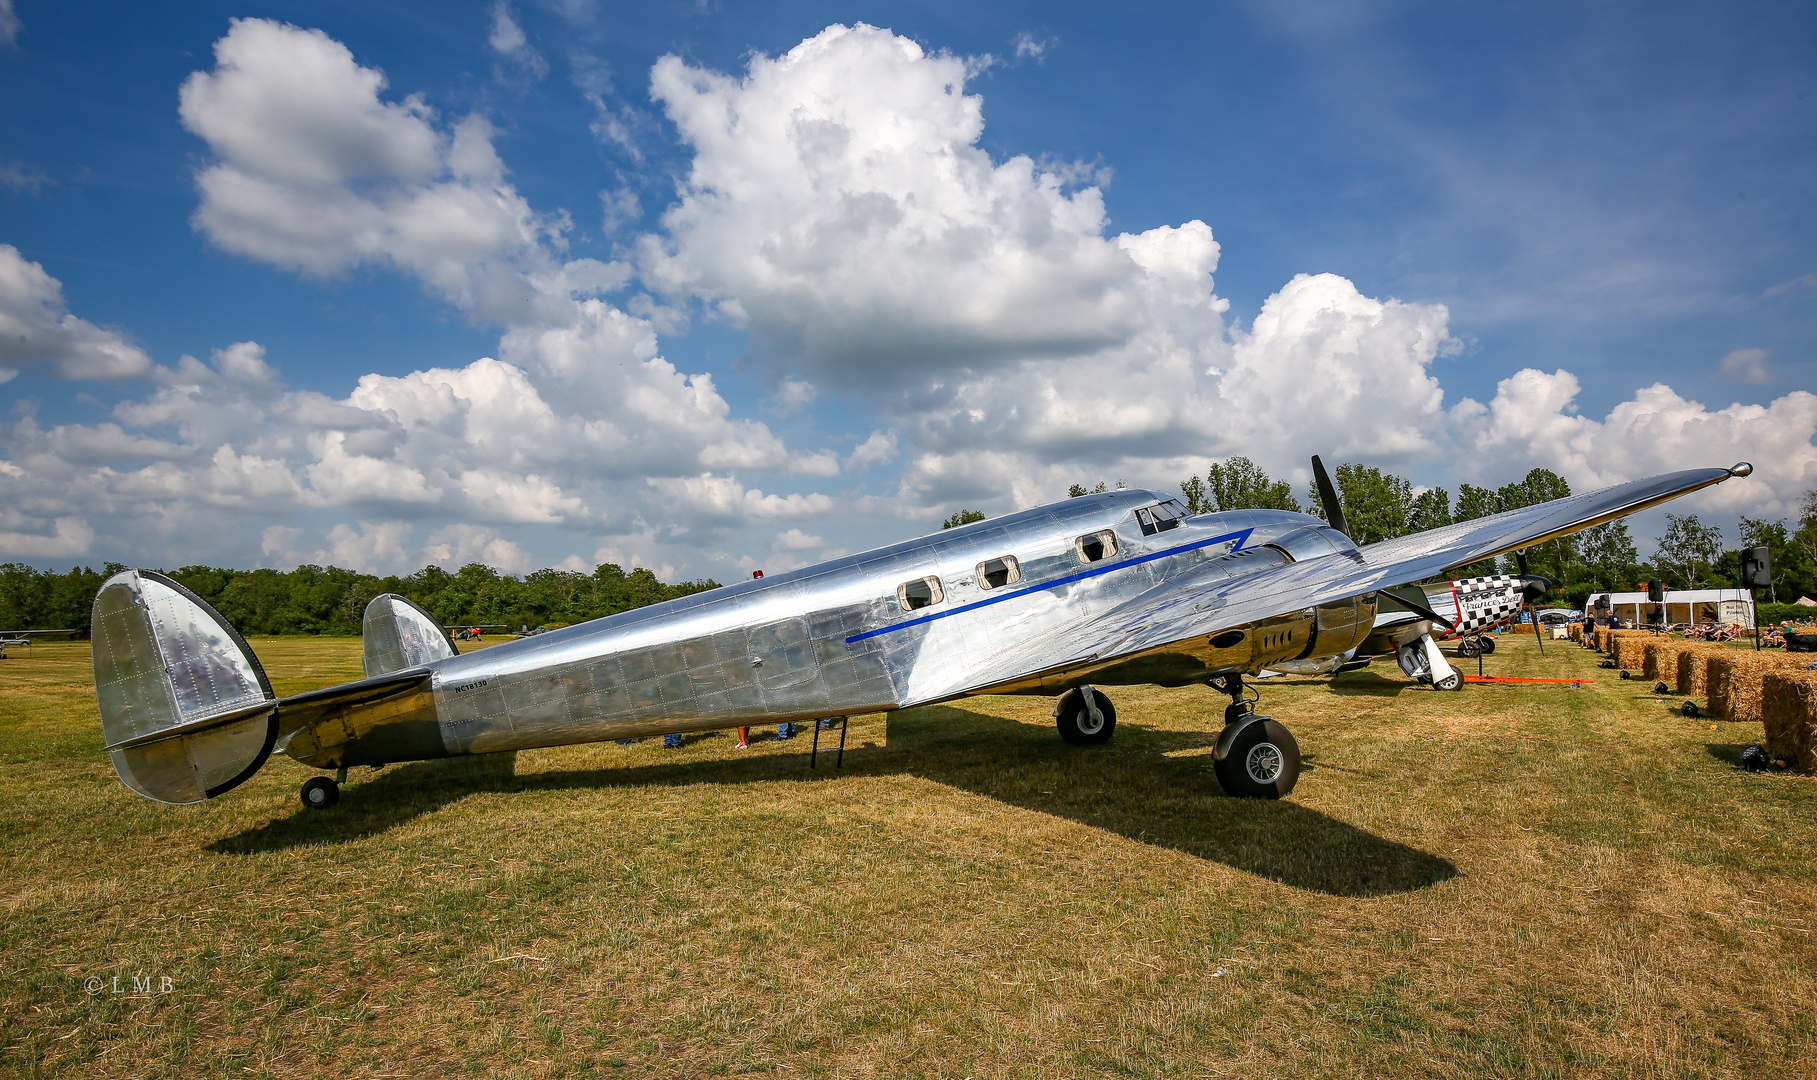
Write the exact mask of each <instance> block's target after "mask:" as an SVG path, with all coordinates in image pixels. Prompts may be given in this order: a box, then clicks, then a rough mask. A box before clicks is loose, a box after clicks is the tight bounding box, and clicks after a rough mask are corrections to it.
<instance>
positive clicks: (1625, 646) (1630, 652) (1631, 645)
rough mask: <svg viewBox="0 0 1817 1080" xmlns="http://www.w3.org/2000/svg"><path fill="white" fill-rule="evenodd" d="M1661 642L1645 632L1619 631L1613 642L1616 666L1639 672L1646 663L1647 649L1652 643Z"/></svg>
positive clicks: (1616, 632)
mask: <svg viewBox="0 0 1817 1080" xmlns="http://www.w3.org/2000/svg"><path fill="white" fill-rule="evenodd" d="M1657 640H1659V639H1658V638H1657V637H1655V636H1654V635H1653V634H1651V633H1648V632H1647V631H1645V630H1617V631H1615V637H1614V639H1613V641H1612V642H1611V645H1613V647H1614V651H1613V654H1612V655H1613V656H1614V657H1615V666H1616V667H1618V668H1623V669H1625V670H1628V671H1636V670H1639V668H1640V666H1641V664H1643V663H1645V662H1646V648H1647V645H1648V644H1650V643H1651V642H1654V641H1657Z"/></svg>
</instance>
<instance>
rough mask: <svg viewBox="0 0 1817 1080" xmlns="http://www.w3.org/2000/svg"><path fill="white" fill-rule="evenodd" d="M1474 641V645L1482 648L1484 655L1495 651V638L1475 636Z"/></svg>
mask: <svg viewBox="0 0 1817 1080" xmlns="http://www.w3.org/2000/svg"><path fill="white" fill-rule="evenodd" d="M1476 642H1477V644H1476V647H1477V648H1479V649H1481V650H1483V655H1484V656H1488V655H1489V654H1490V653H1492V652H1494V651H1495V639H1494V638H1492V637H1482V638H1477V639H1476Z"/></svg>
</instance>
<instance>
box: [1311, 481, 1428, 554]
mask: <svg viewBox="0 0 1817 1080" xmlns="http://www.w3.org/2000/svg"><path fill="white" fill-rule="evenodd" d="M1334 479H1335V481H1336V486H1337V489H1338V503H1339V505H1341V506H1342V507H1343V510H1344V520H1345V522H1346V523H1348V524H1349V526H1350V538H1351V539H1352V540H1355V541H1356V542H1357V544H1358V545H1362V544H1374V543H1379V542H1380V541H1383V540H1392V539H1394V538H1395V537H1397V536H1405V535H1406V534H1407V533H1408V531H1409V529H1408V520H1409V518H1410V517H1411V515H1412V513H1413V485H1412V484H1411V483H1409V482H1408V481H1407V480H1406V478H1404V477H1400V476H1396V475H1394V474H1393V473H1385V472H1383V471H1382V470H1380V469H1378V468H1376V467H1375V466H1373V465H1362V464H1356V463H1346V464H1343V465H1339V466H1338V467H1337V475H1336V476H1335V477H1334ZM1308 490H1309V493H1310V498H1311V503H1312V508H1313V510H1312V512H1313V513H1315V514H1317V515H1319V516H1320V517H1324V516H1325V508H1324V506H1323V505H1321V504H1320V501H1319V496H1318V489H1317V488H1316V487H1314V488H1310V489H1308Z"/></svg>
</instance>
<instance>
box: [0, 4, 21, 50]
mask: <svg viewBox="0 0 1817 1080" xmlns="http://www.w3.org/2000/svg"><path fill="white" fill-rule="evenodd" d="M23 29H25V24H24V23H22V22H20V21H19V16H18V15H17V14H16V13H14V11H13V0H0V45H14V44H17V43H18V41H19V31H21V30H23Z"/></svg>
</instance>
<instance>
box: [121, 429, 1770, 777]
mask: <svg viewBox="0 0 1817 1080" xmlns="http://www.w3.org/2000/svg"><path fill="white" fill-rule="evenodd" d="M1313 467H1314V469H1313V471H1314V475H1315V478H1316V480H1317V482H1318V485H1319V489H1320V492H1321V502H1322V504H1323V506H1324V508H1325V510H1326V516H1325V518H1324V519H1321V518H1318V517H1314V516H1311V515H1306V514H1297V513H1287V512H1285V511H1278V510H1240V511H1233V512H1224V513H1213V514H1198V515H1189V514H1187V512H1186V509H1185V507H1184V506H1183V505H1182V504H1181V503H1180V501H1179V500H1178V499H1177V498H1175V497H1173V496H1171V495H1169V494H1167V493H1164V492H1159V491H1141V490H1125V491H1113V492H1106V493H1104V494H1099V495H1087V496H1084V497H1080V498H1072V499H1067V500H1065V501H1062V502H1058V503H1053V504H1050V505H1047V506H1040V507H1036V508H1034V509H1031V510H1023V511H1020V512H1018V513H1014V514H1009V515H1007V516H1004V517H1001V518H997V519H994V520H987V521H981V522H977V523H975V524H971V525H965V526H961V527H959V528H956V529H950V530H946V531H942V532H939V533H935V534H933V535H931V536H925V537H922V538H920V539H916V540H909V541H905V542H903V543H899V544H893V545H891V546H889V547H884V548H878V549H876V550H874V551H867V552H864V553H862V554H857V555H848V556H845V557H843V558H839V559H834V560H832V561H829V562H824V563H820V564H818V565H815V566H809V567H804V568H802V569H800V570H795V571H791V572H789V573H784V574H776V575H774V576H771V577H765V578H758V579H756V580H752V581H744V582H740V583H738V584H736V585H731V586H727V587H724V588H719V589H713V590H710V591H708V592H703V593H696V594H694V595H692V596H686V597H681V598H679V599H676V600H670V601H667V602H665V603H661V604H654V605H651V606H649V607H645V608H639V609H637V610H635V611H627V612H624V613H622V614H618V615H613V616H610V617H608V618H604V619H597V620H594V621H592V622H587V623H581V624H578V625H575V626H570V627H566V628H564V629H561V630H555V631H552V632H549V633H544V634H538V635H536V636H534V637H527V638H522V639H520V640H517V641H511V642H506V643H503V644H499V645H494V646H492V647H490V648H487V649H483V650H474V651H470V652H467V653H464V654H463V653H459V652H457V650H456V649H455V647H454V644H453V642H451V641H450V640H449V638H448V635H447V632H446V631H445V630H443V629H442V627H441V626H440V625H439V623H438V620H436V619H435V618H433V617H431V616H430V615H429V614H428V613H427V612H425V611H423V610H422V609H421V608H420V607H418V606H417V605H415V604H413V603H412V602H410V601H409V600H407V599H405V598H404V597H401V596H396V595H392V594H387V595H384V596H380V597H378V598H376V599H374V600H373V601H372V602H371V604H370V605H369V606H368V607H367V608H366V613H365V621H364V626H363V631H364V642H363V645H364V658H365V675H366V677H365V678H363V679H361V680H359V681H357V682H351V683H346V684H344V685H341V686H335V687H330V688H327V689H324V690H317V691H314V692H311V693H306V694H299V695H296V696H294V697H288V698H284V699H281V700H280V699H278V698H277V696H276V695H275V694H274V693H273V692H272V689H271V684H270V681H269V680H268V679H267V678H266V676H265V672H264V669H263V668H262V667H261V666H260V665H259V661H258V658H257V657H256V656H254V655H253V652H252V650H251V649H250V648H249V647H248V646H247V644H246V642H245V640H244V639H242V638H241V637H240V635H239V634H238V633H236V632H235V631H234V630H233V628H232V627H231V626H230V625H228V623H227V621H226V620H225V619H223V618H222V617H221V615H220V614H219V613H218V612H216V611H215V610H214V609H213V608H211V607H210V606H209V605H208V604H207V603H205V602H204V601H203V600H201V599H200V598H199V597H197V596H195V595H194V594H193V593H191V592H189V591H188V590H187V589H185V588H183V587H182V586H181V585H179V584H177V583H176V582H175V581H172V580H171V579H169V578H167V577H165V576H163V575H161V574H158V573H154V572H152V571H147V570H128V571H123V572H121V573H119V574H115V575H114V576H113V577H111V578H109V579H108V580H107V582H106V583H105V584H104V585H103V586H102V588H101V590H100V593H99V594H98V595H97V596H96V598H95V606H94V618H93V622H92V635H93V653H94V667H95V694H96V697H97V699H98V701H99V703H100V713H101V729H102V733H103V736H104V738H105V740H106V746H107V750H108V753H109V754H110V755H111V756H112V759H113V765H114V769H115V771H116V772H117V773H118V774H119V777H120V779H121V780H122V781H123V782H124V783H125V784H126V785H127V786H128V787H129V788H131V789H132V790H134V791H136V792H138V793H139V794H141V795H145V796H147V797H149V798H152V799H156V800H158V801H160V802H167V803H194V802H200V801H202V800H204V799H207V798H211V797H213V796H216V795H220V794H222V793H224V792H226V791H229V790H231V789H232V788H234V787H235V786H237V785H239V784H240V783H242V782H244V781H245V780H246V779H247V778H248V777H250V776H252V775H253V773H255V772H257V771H258V769H259V768H260V767H261V766H262V765H263V764H264V763H265V761H266V760H267V758H268V757H269V756H270V754H271V753H272V752H273V751H274V750H276V751H278V752H280V753H284V754H287V755H289V756H290V757H292V758H294V759H296V760H297V761H300V762H302V763H304V764H306V765H311V766H315V767H317V768H322V769H334V770H338V775H337V778H336V779H329V778H328V777H326V776H318V777H315V778H313V779H311V780H310V781H308V782H307V783H306V784H305V785H304V790H303V792H302V795H303V801H304V803H305V804H306V805H309V806H312V807H318V808H319V807H323V806H328V805H332V804H333V803H334V802H335V801H336V799H337V798H338V797H339V786H338V781H340V780H344V779H345V776H346V769H347V768H348V767H350V766H379V765H386V764H391V763H394V762H402V761H418V760H426V759H430V758H442V757H449V756H453V755H460V754H483V753H488V752H492V751H505V750H521V749H528V748H531V747H542V746H559V745H563V744H568V743H582V742H592V741H598V740H604V739H622V738H631V737H640V736H650V735H657V734H664V733H670V732H688V731H704V730H711V729H720V728H730V727H738V726H744V725H752V724H761V723H776V722H780V721H802V720H816V719H822V718H831V717H839V716H847V715H854V714H859V713H870V712H878V711H886V710H892V709H903V708H908V707H911V706H916V705H926V704H930V703H934V702H941V701H949V700H952V699H955V698H960V697H965V696H967V695H973V694H1040V695H1048V696H1053V697H1056V698H1057V699H1058V700H1057V704H1056V706H1055V709H1054V718H1055V722H1056V724H1057V726H1058V728H1059V734H1060V736H1061V737H1062V738H1064V739H1065V740H1066V741H1067V742H1069V743H1073V744H1080V745H1089V744H1094V743H1102V742H1105V741H1106V740H1108V739H1109V738H1110V737H1111V735H1112V733H1113V732H1114V731H1115V729H1116V710H1115V708H1114V707H1113V706H1112V704H1111V701H1110V697H1109V696H1108V695H1107V694H1105V693H1104V692H1103V690H1102V689H1101V688H1102V687H1104V686H1111V685H1129V684H1156V685H1161V686H1187V685H1192V684H1207V683H1208V684H1210V685H1211V686H1213V687H1214V688H1216V689H1217V690H1219V691H1220V692H1222V693H1226V694H1228V695H1229V696H1230V698H1231V704H1230V706H1229V707H1228V708H1226V709H1225V710H1224V716H1223V726H1222V729H1221V731H1220V732H1219V735H1218V737H1217V740H1216V744H1215V748H1214V759H1215V763H1216V765H1215V768H1216V773H1217V776H1218V779H1219V782H1220V783H1221V784H1222V786H1223V787H1224V789H1225V790H1226V791H1227V792H1229V793H1230V794H1233V795H1239V796H1253V797H1268V798H1274V797H1279V796H1282V795H1285V794H1287V793H1288V792H1290V791H1291V790H1292V789H1293V786H1294V782H1295V780H1296V779H1297V778H1298V775H1299V749H1298V747H1297V745H1296V744H1295V742H1294V739H1293V736H1292V735H1291V734H1290V733H1289V732H1288V731H1287V729H1286V727H1284V726H1283V725H1281V724H1280V723H1277V722H1276V721H1274V720H1273V719H1271V718H1269V717H1266V716H1263V715H1262V714H1260V713H1259V712H1257V711H1255V709H1254V708H1253V698H1254V696H1255V695H1254V693H1253V689H1252V687H1251V685H1250V684H1249V683H1246V681H1245V676H1253V675H1255V674H1258V673H1259V672H1261V671H1263V670H1265V669H1280V668H1282V667H1283V666H1288V665H1292V666H1295V667H1296V668H1297V667H1301V666H1310V667H1311V668H1312V669H1316V670H1336V668H1337V667H1339V666H1341V665H1342V664H1343V663H1345V662H1346V660H1348V659H1353V658H1355V657H1356V656H1358V655H1366V654H1368V653H1369V652H1370V651H1372V650H1374V649H1378V648H1380V649H1383V650H1384V651H1385V650H1386V649H1389V648H1394V647H1395V646H1396V645H1397V644H1404V642H1399V641H1397V640H1391V638H1392V636H1393V635H1397V634H1398V635H1400V636H1402V637H1404V636H1405V635H1406V634H1407V632H1408V631H1407V630H1406V628H1405V627H1404V626H1403V627H1400V628H1398V629H1394V630H1392V631H1378V630H1377V629H1376V612H1377V606H1378V594H1385V595H1390V596H1393V597H1397V598H1398V599H1395V600H1392V601H1386V602H1385V603H1389V604H1398V605H1399V606H1401V607H1409V605H1411V606H1412V607H1411V608H1410V610H1415V612H1416V614H1419V615H1421V616H1422V617H1429V618H1428V619H1427V620H1426V621H1428V622H1430V620H1433V619H1436V620H1438V621H1439V622H1443V621H1444V620H1443V618H1442V616H1440V615H1438V613H1436V612H1429V611H1419V610H1417V609H1418V608H1419V607H1421V606H1422V605H1420V604H1419V602H1418V601H1417V600H1415V599H1413V598H1412V597H1414V596H1417V595H1420V594H1419V591H1418V590H1417V589H1415V590H1406V589H1396V588H1395V587H1397V586H1402V585H1406V584H1408V583H1410V582H1416V581H1420V580H1423V579H1428V578H1431V577H1434V576H1435V575H1437V574H1440V573H1442V572H1443V571H1444V570H1446V569H1447V568H1451V567H1456V566H1463V565H1467V564H1469V563H1473V562H1477V561H1479V560H1482V559H1486V558H1490V557H1493V556H1496V555H1500V554H1502V553H1504V552H1508V551H1514V550H1517V549H1523V548H1525V547H1527V546H1528V545H1531V544H1536V543H1540V542H1542V541H1545V540H1550V539H1552V538H1554V537H1558V536H1563V535H1566V534H1568V533H1572V532H1575V531H1577V530H1579V529H1583V528H1587V527H1589V526H1592V525H1596V524H1599V523H1601V522H1604V521H1609V520H1613V519H1615V518H1618V517H1621V516H1623V515H1625V514H1630V513H1633V512H1634V511H1636V510H1640V509H1642V508H1644V507H1648V506H1652V505H1654V504H1656V503H1660V502H1664V501H1666V500H1668V499H1672V498H1675V497H1677V496H1680V495H1684V494H1686V493H1688V492H1692V491H1696V490H1697V489H1699V488H1703V487H1707V486H1709V485H1711V484H1715V483H1719V482H1721V481H1724V480H1727V479H1729V478H1730V477H1732V476H1746V475H1748V473H1749V472H1750V471H1751V468H1750V467H1749V466H1748V465H1746V464H1745V463H1743V464H1740V465H1737V466H1735V467H1734V468H1731V469H1697V470H1691V471H1686V472H1678V473H1671V474H1668V475H1665V476H1659V477H1654V478H1652V479H1648V480H1639V481H1634V482H1632V483H1627V484H1621V485H1618V486H1615V487H1610V488H1605V489H1603V490H1601V491H1596V492H1591V493H1587V494H1583V495H1574V496H1570V497H1568V498H1564V499H1559V500H1556V501H1553V502H1548V503H1544V504H1541V505H1538V506H1530V507H1526V508H1524V509H1520V510H1513V511H1509V512H1507V513H1503V514H1497V515H1495V516H1492V517H1486V518H1478V519H1475V520H1472V521H1464V522H1459V523H1457V524H1454V525H1448V526H1445V527H1443V528H1438V529H1433V530H1430V531H1428V532H1423V533H1417V534H1414V535H1410V536H1403V537H1400V538H1398V539H1394V540H1387V541H1383V542H1381V543H1376V544H1369V545H1366V546H1364V547H1358V546H1357V545H1356V544H1354V543H1352V542H1351V540H1350V537H1349V536H1348V535H1346V531H1345V529H1344V522H1343V516H1342V508H1341V506H1340V505H1339V501H1338V499H1337V496H1336V493H1335V491H1334V490H1333V489H1332V486H1331V482H1330V480H1329V478H1328V476H1327V475H1326V473H1325V470H1324V467H1323V466H1322V465H1321V464H1320V462H1319V460H1318V459H1317V458H1314V459H1313ZM1334 526H1335V527H1334ZM1390 589H1394V590H1395V591H1394V592H1393V593H1386V590H1390ZM1385 635H1387V636H1385ZM1372 639H1376V640H1372ZM1430 642H1431V639H1430V634H1429V632H1428V633H1424V646H1423V647H1430ZM1431 651H1432V652H1434V653H1436V651H1437V650H1436V648H1435V647H1433V648H1432V650H1431Z"/></svg>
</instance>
